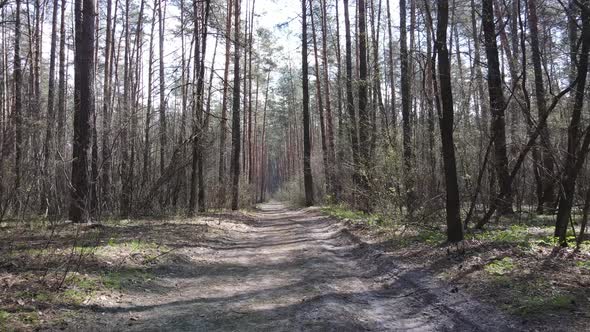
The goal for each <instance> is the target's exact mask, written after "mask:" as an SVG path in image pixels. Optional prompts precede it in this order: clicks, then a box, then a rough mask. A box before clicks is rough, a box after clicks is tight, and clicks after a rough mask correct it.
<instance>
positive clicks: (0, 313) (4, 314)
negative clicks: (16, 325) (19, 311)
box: [0, 310, 11, 325]
mask: <svg viewBox="0 0 590 332" xmlns="http://www.w3.org/2000/svg"><path fill="white" fill-rule="evenodd" d="M10 317H11V314H10V313H9V312H8V311H5V310H0V325H6V324H7V323H8V320H9V319H10Z"/></svg>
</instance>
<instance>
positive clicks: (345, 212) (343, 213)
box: [322, 204, 387, 226]
mask: <svg viewBox="0 0 590 332" xmlns="http://www.w3.org/2000/svg"><path fill="white" fill-rule="evenodd" d="M322 212H323V213H325V214H327V215H330V216H332V217H335V218H338V219H341V220H350V221H353V222H357V223H364V224H368V225H372V226H374V225H380V224H383V223H385V221H386V220H387V218H385V217H384V216H382V215H379V214H366V213H364V212H361V211H354V210H351V209H349V208H348V207H346V206H345V205H342V204H339V205H328V206H324V207H322Z"/></svg>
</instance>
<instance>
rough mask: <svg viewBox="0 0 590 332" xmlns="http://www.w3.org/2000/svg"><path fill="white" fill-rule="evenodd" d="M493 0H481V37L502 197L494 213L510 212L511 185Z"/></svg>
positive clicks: (496, 164) (504, 104) (495, 159)
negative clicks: (484, 48)
mask: <svg viewBox="0 0 590 332" xmlns="http://www.w3.org/2000/svg"><path fill="white" fill-rule="evenodd" d="M492 2H493V0H482V7H483V8H482V20H483V32H484V37H485V46H486V56H487V59H488V93H489V97H490V109H491V113H492V123H491V134H492V139H493V140H494V162H495V168H496V173H497V175H498V181H499V184H500V191H501V192H503V193H504V195H505V196H504V198H499V199H501V201H500V202H498V213H499V214H501V215H503V214H508V213H513V211H512V186H511V181H510V179H509V177H510V175H509V173H508V153H507V150H506V121H505V118H504V116H505V110H506V101H505V100H504V94H503V92H502V76H501V73H500V61H499V57H498V45H497V42H496V28H495V22H494V10H493V5H492Z"/></svg>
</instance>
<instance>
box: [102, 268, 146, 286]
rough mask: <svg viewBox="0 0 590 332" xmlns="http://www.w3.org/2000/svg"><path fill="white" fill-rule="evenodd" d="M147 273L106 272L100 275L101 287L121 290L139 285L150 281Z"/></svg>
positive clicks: (129, 271)
mask: <svg viewBox="0 0 590 332" xmlns="http://www.w3.org/2000/svg"><path fill="white" fill-rule="evenodd" d="M151 278H152V275H151V274H150V273H149V272H146V271H141V270H125V271H113V272H107V273H105V274H103V275H102V277H101V282H102V285H103V286H104V287H106V288H109V289H116V290H121V289H124V288H126V287H128V286H130V285H132V284H141V283H145V282H147V281H149V280H151Z"/></svg>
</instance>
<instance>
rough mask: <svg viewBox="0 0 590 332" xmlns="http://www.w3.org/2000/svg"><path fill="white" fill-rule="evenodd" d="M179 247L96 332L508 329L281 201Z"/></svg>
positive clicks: (112, 308) (101, 313) (96, 324)
mask: <svg viewBox="0 0 590 332" xmlns="http://www.w3.org/2000/svg"><path fill="white" fill-rule="evenodd" d="M255 218H256V222H255V223H252V224H251V225H249V226H244V227H237V228H235V229H233V230H230V231H228V232H226V233H224V234H223V235H222V236H216V237H215V238H210V239H208V240H204V242H203V243H199V244H194V246H190V245H188V246H186V247H183V248H181V249H180V250H181V251H182V253H183V255H185V257H187V259H186V260H185V261H182V262H177V263H174V264H170V265H166V266H163V267H161V268H159V269H158V270H157V271H155V273H156V275H157V277H158V280H159V281H158V284H159V287H158V289H152V290H144V291H143V292H139V291H138V292H136V293H132V294H129V295H128V296H126V298H125V301H124V302H123V303H119V304H112V305H108V304H103V305H100V306H95V307H94V309H93V310H92V311H93V312H95V313H96V315H95V319H93V320H92V321H91V322H88V324H89V325H87V326H86V327H87V328H88V329H93V330H101V331H104V330H131V331H397V330H402V331H406V330H415V331H494V330H497V331H506V330H510V329H511V328H510V327H509V326H508V325H507V320H506V319H505V318H504V317H502V316H501V315H500V314H498V313H497V312H496V311H494V310H492V309H490V308H488V307H486V306H484V305H482V304H479V303H477V302H476V301H474V300H472V299H468V298H467V297H465V296H464V295H462V294H460V292H459V293H453V292H452V291H451V290H450V288H449V289H445V288H444V287H441V286H437V283H436V282H433V281H432V280H431V279H430V278H429V277H428V275H427V274H425V273H423V272H420V271H407V270H403V269H401V268H399V267H396V266H395V264H394V262H393V261H391V259H390V258H387V257H385V256H386V255H383V254H382V253H380V252H379V251H378V250H376V249H375V248H371V246H369V245H366V244H362V243H358V241H355V240H354V238H353V237H352V236H350V235H349V233H348V232H346V231H345V230H343V229H342V226H341V225H340V224H339V223H337V222H335V221H333V220H330V219H328V218H326V217H323V216H321V215H319V214H318V213H314V212H309V211H305V210H289V209H287V208H285V207H284V206H283V205H281V204H279V203H269V204H265V205H262V206H260V207H259V211H258V212H257V213H256V214H255Z"/></svg>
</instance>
